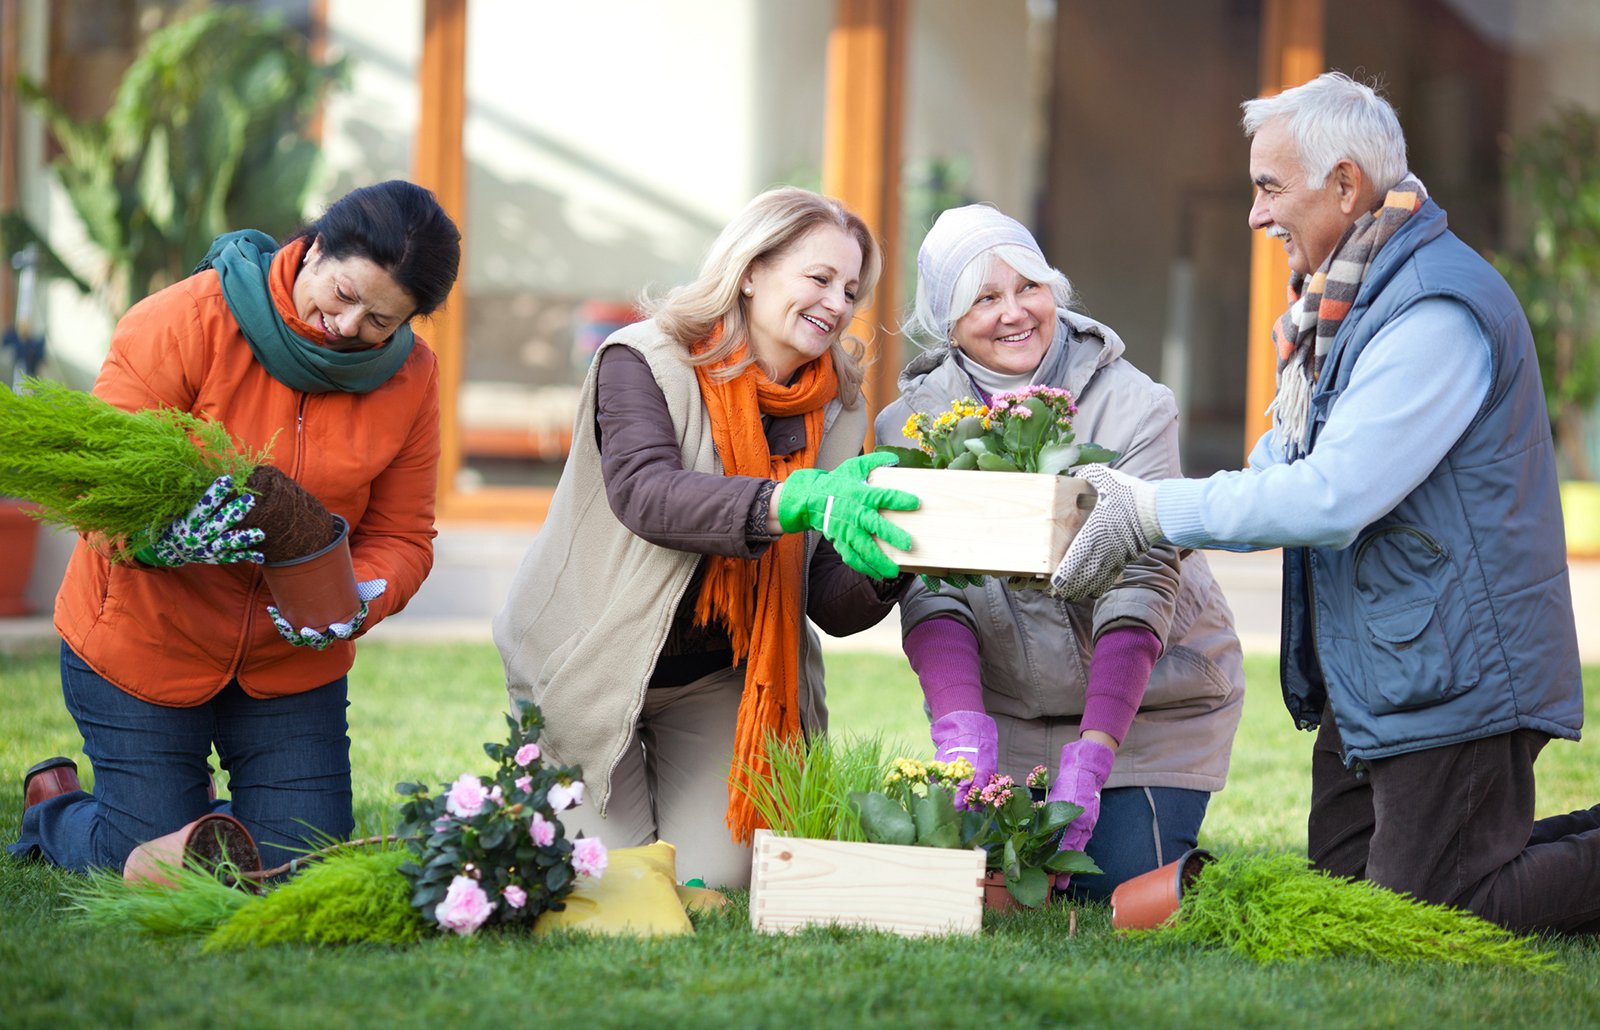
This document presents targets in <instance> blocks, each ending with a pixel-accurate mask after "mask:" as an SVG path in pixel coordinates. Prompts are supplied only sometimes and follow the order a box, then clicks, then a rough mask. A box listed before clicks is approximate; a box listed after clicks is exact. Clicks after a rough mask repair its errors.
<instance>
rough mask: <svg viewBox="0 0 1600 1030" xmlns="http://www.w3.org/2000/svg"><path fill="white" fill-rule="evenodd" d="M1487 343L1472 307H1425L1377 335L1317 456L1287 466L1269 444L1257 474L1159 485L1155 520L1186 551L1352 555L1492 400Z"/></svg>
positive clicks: (1270, 439)
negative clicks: (1360, 538)
mask: <svg viewBox="0 0 1600 1030" xmlns="http://www.w3.org/2000/svg"><path fill="white" fill-rule="evenodd" d="M1490 373H1491V362H1490V356H1489V341H1488V338H1487V337H1486V336H1485V335H1484V332H1483V328H1482V326H1480V325H1479V324H1478V320H1477V319H1476V318H1474V317H1473V315H1472V312H1471V311H1470V310H1469V309H1468V308H1467V307H1466V305H1464V304H1462V303H1460V302H1458V301H1454V300H1449V299H1446V298H1430V299H1428V300H1424V301H1420V302H1419V303H1417V304H1416V305H1414V306H1413V307H1412V308H1410V309H1409V310H1408V311H1406V312H1405V314H1403V315H1401V316H1399V317H1398V318H1395V319H1393V320H1392V321H1391V322H1390V323H1389V324H1388V325H1386V326H1384V327H1383V328H1382V329H1381V330H1379V332H1378V334H1377V336H1375V337H1373V339H1372V342H1371V343H1370V344H1368V345H1367V347H1366V349H1365V350H1363V351H1362V352H1361V357H1360V358H1359V359H1357V361H1356V367H1355V369H1354V370H1353V371H1352V372H1351V375H1350V382H1349V385H1348V386H1347V387H1346V388H1345V390H1344V392H1343V393H1341V394H1340V395H1339V398H1338V400H1336V401H1335V402H1334V405H1333V408H1332V410H1330V411H1329V413H1328V422H1327V425H1325V426H1324V427H1323V429H1322V433H1321V435H1320V436H1318V438H1317V443H1316V447H1315V449H1313V450H1312V452H1311V453H1310V454H1308V455H1306V456H1305V457H1304V458H1301V459H1300V460H1299V461H1294V462H1286V461H1284V460H1283V456H1282V452H1281V449H1280V448H1279V447H1278V444H1277V440H1276V438H1275V435H1274V434H1273V433H1272V432H1269V433H1267V434H1266V435H1265V436H1263V437H1262V439H1261V441H1260V442H1258V443H1257V445H1256V448H1255V450H1254V451H1253V452H1252V453H1251V467H1250V468H1248V469H1245V470H1243V471H1240V472H1218V473H1217V474H1216V475H1213V476H1211V477H1210V478H1209V479H1167V480H1162V481H1161V483H1160V484H1159V487H1158V491H1157V498H1156V517H1157V519H1158V521H1159V522H1160V523H1161V531H1162V533H1163V534H1164V535H1165V536H1166V538H1167V539H1168V540H1170V541H1171V542H1173V543H1175V544H1178V545H1179V546H1181V547H1211V548H1220V549H1224V550H1236V551H1250V550H1260V549H1263V548H1269V547H1346V546H1349V544H1350V543H1351V542H1352V541H1353V540H1355V538H1356V536H1357V534H1359V533H1360V532H1361V530H1362V529H1364V528H1365V527H1366V526H1368V525H1370V524H1372V523H1373V522H1374V521H1376V520H1377V519H1379V518H1381V517H1382V516H1383V515H1385V514H1387V513H1388V512H1389V511H1391V510H1393V509H1394V507H1395V505H1397V504H1399V503H1400V501H1401V500H1403V499H1404V498H1405V496H1406V495H1407V494H1409V493H1410V492H1411V491H1412V490H1415V489H1416V488H1417V486H1418V485H1420V484H1421V483H1422V481H1423V480H1424V479H1426V478H1427V477H1428V474H1429V473H1431V472H1432V471H1433V470H1434V468H1435V467H1436V466H1437V465H1438V464H1439V462H1440V461H1442V460H1443V459H1444V456H1445V455H1446V454H1448V453H1449V452H1450V448H1452V447H1453V446H1455V443H1456V441H1457V440H1459V439H1460V438H1461V434H1462V433H1464V432H1465V431H1466V429H1467V427H1468V426H1469V425H1471V423H1472V420H1473V418H1475V417H1476V416H1477V414H1478V410H1479V409H1480V408H1481V407H1482V406H1483V402H1484V400H1485V399H1486V398H1487V397H1488V395H1489V382H1490V378H1491V375H1490Z"/></svg>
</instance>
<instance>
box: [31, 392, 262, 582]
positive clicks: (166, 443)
mask: <svg viewBox="0 0 1600 1030" xmlns="http://www.w3.org/2000/svg"><path fill="white" fill-rule="evenodd" d="M266 459H267V455H266V453H265V452H262V453H252V452H249V451H242V450H240V449H239V447H238V446H237V445H236V444H235V443H234V441H233V438H232V437H231V436H229V435H228V430H227V429H226V427H224V426H223V425H221V424H220V423H217V422H211V421H208V420H206V419H202V418H198V417H196V416H194V415H190V414H188V413H187V412H182V411H175V410H172V409H151V410H146V411H138V412H127V411H123V410H122V409H121V408H118V407H115V406H113V405H111V404H108V403H107V402H105V401H103V400H101V399H100V398H98V397H95V396H93V395H92V394H87V393H83V392H80V391H77V390H73V389H70V388H68V387H66V386H62V385H61V384H59V383H53V382H50V381H47V380H42V379H24V380H23V392H21V393H13V392H12V391H11V390H9V389H6V388H4V387H0V494H8V495H11V496H14V497H21V498H24V499H26V500H29V501H32V502H34V503H35V504H37V505H40V506H41V507H40V510H39V511H37V512H35V516H36V517H37V518H39V519H40V520H41V521H44V522H46V523H50V524H53V525H60V526H68V527H71V528H72V529H74V530H76V531H78V532H79V533H86V534H98V535H101V536H103V537H105V538H106V539H107V540H108V541H110V542H111V543H112V544H113V545H114V546H115V548H116V549H115V550H114V551H113V557H114V558H120V557H125V556H127V555H129V554H131V553H132V552H133V551H135V550H137V549H138V548H139V547H140V546H142V545H143V544H144V543H145V542H148V541H149V540H150V539H151V538H153V536H154V535H155V534H157V533H159V532H160V531H161V530H162V529H163V528H165V527H166V526H167V525H168V524H169V523H170V522H172V520H173V519H176V518H177V517H179V516H180V515H183V514H184V513H185V512H187V511H188V510H189V508H190V506H191V505H193V504H194V502H195V500H196V499H197V498H198V497H199V496H200V495H201V494H202V493H204V492H205V490H206V488H207V487H209V486H210V485H211V483H212V482H213V481H214V480H215V479H216V478H217V477H218V476H221V475H224V474H226V475H231V476H233V479H234V482H235V483H238V484H243V483H245V482H246V480H247V479H248V478H249V477H250V475H251V473H252V472H253V471H254V470H255V469H256V467H257V466H259V465H262V464H264V463H265V462H266Z"/></svg>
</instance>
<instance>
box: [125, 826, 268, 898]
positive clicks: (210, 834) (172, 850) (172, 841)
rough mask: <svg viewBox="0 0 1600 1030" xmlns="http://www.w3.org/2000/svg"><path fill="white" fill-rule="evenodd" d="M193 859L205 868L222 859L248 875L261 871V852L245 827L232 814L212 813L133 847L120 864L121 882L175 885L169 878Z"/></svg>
mask: <svg viewBox="0 0 1600 1030" xmlns="http://www.w3.org/2000/svg"><path fill="white" fill-rule="evenodd" d="M189 856H192V857H194V858H195V859H198V860H199V861H200V862H201V863H203V864H206V865H216V864H217V863H219V862H222V861H224V860H226V861H229V862H232V863H233V864H234V865H236V866H238V867H239V869H240V871H241V872H243V873H245V874H249V873H254V872H258V871H259V870H260V869H261V852H260V851H258V850H257V849H256V842H255V840H254V839H252V838H251V836H250V831H249V830H246V829H245V828H244V824H243V823H241V822H239V820H237V819H235V818H234V817H233V816H231V815H223V814H222V813H221V812H211V813H209V814H207V815H203V816H201V817H200V818H198V819H196V820H195V821H194V822H192V823H189V824H188V825H187V826H185V827H183V828H182V829H179V830H174V831H173V832H171V833H169V834H167V835H166V836H165V837H157V838H156V839H155V840H152V841H146V842H145V843H143V844H141V845H139V846H138V847H136V848H134V849H133V851H132V853H131V854H129V855H128V860H127V861H126V862H124V863H123V865H122V878H123V879H124V880H146V881H149V882H150V883H159V884H165V885H166V886H168V887H173V886H176V884H174V883H173V882H172V880H171V879H170V877H169V874H170V873H171V871H172V870H174V869H178V868H181V867H182V866H183V863H184V859H185V858H186V857H189Z"/></svg>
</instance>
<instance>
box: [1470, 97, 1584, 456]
mask: <svg viewBox="0 0 1600 1030" xmlns="http://www.w3.org/2000/svg"><path fill="white" fill-rule="evenodd" d="M1506 173H1507V183H1508V186H1509V188H1510V194H1511V197H1512V199H1513V201H1514V202H1515V203H1516V205H1517V206H1518V207H1519V208H1520V211H1521V214H1522V215H1523V217H1524V219H1525V228H1524V229H1523V231H1522V234H1521V239H1520V240H1519V241H1518V242H1517V244H1516V245H1515V246H1514V247H1513V248H1512V249H1511V250H1510V251H1509V252H1508V253H1503V254H1500V255H1497V256H1496V257H1495V266H1496V267H1497V268H1499V270H1500V273H1501V274H1502V275H1504V276H1505V277H1506V281H1507V282H1509V283H1510V284H1511V288H1512V289H1513V290H1515V291H1516V294H1517V296H1518V298H1520V299H1521V301H1522V306H1523V309H1524V310H1525V311H1526V312H1527V314H1528V323H1529V325H1531V326H1532V328H1533V342H1534V346H1535V348H1536V349H1537V351H1538V354H1539V372H1540V374H1541V375H1542V376H1543V378H1544V395H1545V404H1546V406H1547V407H1548V409H1549V413H1550V420H1551V423H1552V425H1553V426H1554V429H1555V436H1556V443H1557V446H1558V448H1559V452H1560V454H1561V457H1562V460H1563V461H1564V463H1565V464H1566V466H1567V468H1568V470H1569V472H1570V474H1571V475H1573V476H1574V477H1575V478H1578V479H1593V478H1594V476H1595V469H1594V468H1593V467H1592V464H1591V462H1590V460H1589V451H1588V446H1587V439H1588V424H1589V419H1590V414H1591V412H1593V410H1594V407H1595V403H1596V401H1597V400H1600V114H1597V113H1595V112H1592V111H1586V110H1582V109H1580V108H1566V109H1564V110H1561V111H1559V112H1558V113H1557V114H1556V115H1555V117H1553V118H1552V119H1551V120H1549V121H1548V122H1546V123H1544V124H1543V125H1541V126H1539V127H1538V128H1537V129H1535V130H1533V131H1532V132H1531V133H1529V134H1528V135H1527V136H1526V137H1524V138H1522V139H1520V140H1516V141H1515V142H1513V143H1512V145H1511V147H1510V149H1509V151H1508V153H1507V161H1506Z"/></svg>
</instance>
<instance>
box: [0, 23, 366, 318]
mask: <svg viewBox="0 0 1600 1030" xmlns="http://www.w3.org/2000/svg"><path fill="white" fill-rule="evenodd" d="M345 79H346V66H345V63H344V62H343V61H339V62H334V63H331V64H324V63H319V62H317V61H314V60H313V59H312V58H311V57H310V56H309V55H308V53H307V51H306V45H305V41H304V39H303V38H301V37H299V36H298V35H297V34H296V33H294V32H293V31H291V30H290V29H288V28H287V27H285V25H284V23H283V21H282V19H281V18H277V17H272V16H269V17H262V16H260V15H258V14H257V13H256V12H254V11H252V10H251V9H250V8H249V7H247V6H241V5H231V4H230V5H222V4H217V5H209V6H207V7H205V8H203V9H201V10H199V11H198V12H196V13H195V14H193V15H192V16H190V17H188V18H186V19H184V20H182V21H179V22H176V23H174V24H172V25H169V26H167V27H165V28H162V29H159V30H157V31H156V32H154V33H152V34H151V35H150V37H149V39H148V40H147V41H146V43H145V46H144V48H143V50H142V51H141V53H140V54H139V56H138V57H137V58H136V59H135V60H134V61H133V63H132V64H131V65H130V66H129V67H128V70H127V72H126V73H125V74H124V76H123V78H122V81H121V83H120V84H119V86H118V88H117V91H116V95H115V97H114V98H113V100H112V104H111V109H110V110H109V111H108V112H107V113H106V114H105V116H104V117H101V118H91V119H78V118H74V117H73V116H72V115H71V114H69V113H68V112H67V111H66V110H65V109H64V108H62V107H61V105H60V104H58V103H56V102H55V100H53V99H52V98H51V97H50V96H49V95H48V93H47V91H46V90H45V89H44V87H42V86H41V85H40V84H39V83H37V82H34V81H33V80H31V79H28V78H27V77H26V76H24V77H22V78H20V79H19V80H18V84H17V85H18V93H19V95H20V96H21V97H22V98H23V99H24V100H25V101H26V102H28V103H30V104H31V105H32V106H33V107H34V108H35V109H36V110H37V111H39V112H40V113H41V114H42V115H43V116H44V118H45V121H46V124H47V125H48V126H49V129H50V132H51V134H52V135H53V136H54V137H55V140H56V142H57V143H58V144H59V145H60V147H61V156H60V157H59V158H58V159H57V160H56V161H54V162H53V163H52V168H53V169H54V171H55V173H56V175H57V177H58V178H59V179H60V181H61V185H62V187H63V188H64V190H65V191H66V194H67V197H68V199H69V200H70V202H71V203H72V206H73V209H74V210H75V211H76V212H77V214H78V216H79V217H80V218H81V219H82V221H83V224H84V228H85V230H86V232H87V234H88V236H89V238H90V240H92V241H93V242H94V243H95V245H96V246H97V247H98V248H99V249H100V251H101V254H102V255H103V258H104V267H103V268H102V269H101V271H100V275H99V276H98V277H97V278H98V280H99V284H100V285H101V287H102V289H103V293H104V297H105V300H106V304H107V307H108V308H109V309H110V310H111V312H112V314H113V315H120V314H121V313H122V312H123V311H124V310H126V309H127V308H128V307H129V306H130V305H132V303H133V302H134V301H135V300H138V299H139V298H140V297H143V296H145V295H146V294H147V293H150V292H152V291H154V290H156V289H159V288H160V287H162V286H166V285H168V284H170V283H173V282H176V281H177V280H179V279H181V278H183V277H184V276H185V275H187V274H188V273H189V270H190V269H191V268H192V267H193V266H194V263H195V262H196V261H197V260H199V258H200V256H201V255H202V254H204V253H205V252H206V248H207V247H208V246H209V245H210V243H211V241H212V239H213V238H215V237H216V236H218V235H220V234H221V233H224V232H227V231H229V230H232V229H237V228H240V227H241V226H248V227H251V228H257V229H261V230H263V231H265V232H267V233H269V234H271V235H275V236H276V235H280V234H282V233H285V232H287V231H289V230H290V229H292V228H293V227H294V226H296V225H297V224H298V223H299V222H300V219H301V216H302V212H303V211H304V208H305V204H306V200H307V197H308V196H309V194H310V191H311V187H312V186H313V185H314V182H315V175H316V171H317V162H318V157H319V154H320V148H319V146H318V144H317V143H316V142H315V141H314V140H313V139H312V138H311V136H310V134H309V133H308V132H307V128H308V125H309V123H310V120H311V117H312V115H313V113H314V112H315V109H316V105H317V104H318V103H319V102H320V100H321V99H322V97H323V96H324V94H325V93H326V92H327V90H328V88H329V87H330V86H332V85H334V84H338V83H342V82H344V81H345ZM3 227H4V229H5V236H6V241H5V242H6V246H7V252H9V251H10V250H15V249H20V247H21V246H22V245H23V244H24V243H26V242H29V241H30V240H34V241H39V242H42V241H43V240H44V235H43V234H41V233H39V232H37V231H36V230H35V229H34V228H33V227H32V226H30V225H28V224H27V223H26V222H24V221H22V220H20V219H19V218H17V217H16V216H15V215H14V214H13V216H12V217H11V218H9V219H7V220H6V221H5V222H4V223H3ZM45 255H46V258H47V260H46V265H45V269H46V271H47V272H48V271H49V270H51V269H53V268H54V269H59V268H60V262H59V259H56V258H54V256H53V255H52V254H50V252H49V251H48V249H47V248H46V250H45ZM72 278H73V279H74V280H75V281H76V278H77V277H76V276H73V277H72ZM80 285H81V282H80Z"/></svg>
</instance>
